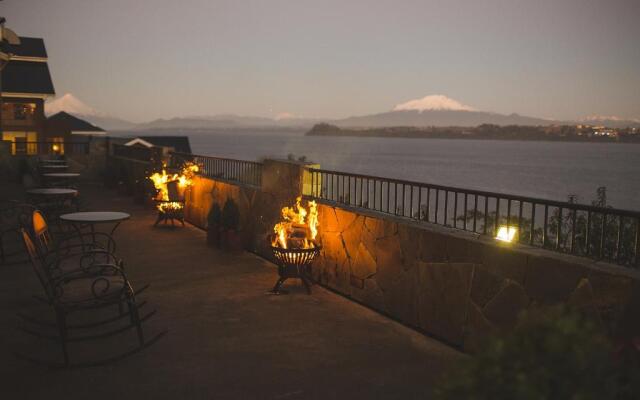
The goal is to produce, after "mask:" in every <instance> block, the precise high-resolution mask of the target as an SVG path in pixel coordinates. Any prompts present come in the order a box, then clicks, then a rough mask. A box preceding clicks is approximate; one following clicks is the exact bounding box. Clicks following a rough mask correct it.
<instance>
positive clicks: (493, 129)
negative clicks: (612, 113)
mask: <svg viewBox="0 0 640 400" xmlns="http://www.w3.org/2000/svg"><path fill="white" fill-rule="evenodd" d="M305 135H306V136H332V137H386V138H403V139H456V140H465V139H466V140H510V141H517V140H519V141H545V142H579V143H640V132H636V131H632V130H624V129H618V130H612V129H608V130H600V131H598V130H594V128H592V127H588V128H578V127H575V126H570V125H566V126H555V127H542V126H522V125H511V126H498V125H480V126H477V127H425V128H419V127H388V128H340V127H337V126H335V125H330V124H317V125H315V126H314V127H313V128H311V130H309V131H308V132H307V133H305Z"/></svg>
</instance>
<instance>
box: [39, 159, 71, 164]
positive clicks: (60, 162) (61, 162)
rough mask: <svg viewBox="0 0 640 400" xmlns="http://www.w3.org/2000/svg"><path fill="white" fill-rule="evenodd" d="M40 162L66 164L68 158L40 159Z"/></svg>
mask: <svg viewBox="0 0 640 400" xmlns="http://www.w3.org/2000/svg"><path fill="white" fill-rule="evenodd" d="M38 162H39V163H40V164H66V163H67V160H39V161H38Z"/></svg>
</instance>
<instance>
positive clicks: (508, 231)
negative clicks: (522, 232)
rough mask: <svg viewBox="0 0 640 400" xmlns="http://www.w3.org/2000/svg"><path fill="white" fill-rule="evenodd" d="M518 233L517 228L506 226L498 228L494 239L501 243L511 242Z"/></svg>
mask: <svg viewBox="0 0 640 400" xmlns="http://www.w3.org/2000/svg"><path fill="white" fill-rule="evenodd" d="M517 233H518V228H516V227H515V226H506V225H503V226H501V227H499V228H498V233H497V234H496V239H497V240H500V241H501V242H509V243H511V242H513V240H514V239H515V237H516V234H517Z"/></svg>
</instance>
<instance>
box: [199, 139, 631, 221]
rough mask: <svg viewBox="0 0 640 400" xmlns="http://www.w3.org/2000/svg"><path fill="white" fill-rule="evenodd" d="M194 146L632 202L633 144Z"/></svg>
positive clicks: (277, 142)
mask: <svg viewBox="0 0 640 400" xmlns="http://www.w3.org/2000/svg"><path fill="white" fill-rule="evenodd" d="M190 139H191V145H192V150H193V152H194V153H195V154H201V155H211V156H218V157H228V158H237V159H243V160H251V161H255V160H259V159H262V158H266V157H275V158H286V157H287V155H288V154H294V155H295V156H297V157H299V156H302V155H304V156H306V157H307V159H308V160H310V161H314V162H318V163H320V165H321V167H322V168H324V169H333V170H339V171H345V172H356V173H361V174H367V175H376V176H382V177H390V178H399V179H407V180H413V181H418V182H426V183H434V184H441V185H448V186H457V187H461V188H469V189H479V190H487V191H493V192H503V193H509V194H517V195H523V196H530V197H538V198H544V199H554V200H566V198H567V196H568V195H569V194H574V195H577V196H578V202H580V203H590V202H591V200H592V199H594V198H595V193H596V189H597V188H598V187H599V186H606V187H607V198H608V202H609V203H610V204H611V205H612V206H613V207H616V208H624V209H631V210H640V144H614V143H606V144H600V143H567V142H562V143H560V142H525V141H522V142H517V141H498V140H496V141H494V140H451V139H402V138H393V139H392V138H353V137H344V138H336V137H313V136H302V135H298V134H272V133H262V134H213V135H193V136H191V137H190Z"/></svg>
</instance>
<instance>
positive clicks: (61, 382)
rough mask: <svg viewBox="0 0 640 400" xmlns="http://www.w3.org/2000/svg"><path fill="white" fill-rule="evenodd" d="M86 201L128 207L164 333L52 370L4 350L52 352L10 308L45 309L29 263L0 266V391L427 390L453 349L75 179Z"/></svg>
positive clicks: (123, 233)
mask: <svg viewBox="0 0 640 400" xmlns="http://www.w3.org/2000/svg"><path fill="white" fill-rule="evenodd" d="M81 194H82V196H84V200H85V201H87V203H88V204H90V207H89V209H93V210H112V211H125V212H128V213H130V214H131V215H132V218H131V220H129V221H126V222H124V223H123V224H122V225H121V226H120V227H119V228H118V230H117V231H116V240H117V243H118V253H119V255H120V256H122V257H123V258H124V259H125V260H126V269H127V271H128V274H129V277H130V279H131V281H132V282H133V283H134V285H138V286H139V284H142V283H150V284H151V287H150V288H149V289H148V290H147V291H146V292H145V293H143V294H142V295H141V298H142V299H144V300H147V301H148V305H147V306H146V307H145V309H147V310H150V309H152V308H155V309H157V314H156V315H155V316H154V317H153V318H152V319H150V320H149V321H148V322H147V323H146V324H145V326H144V327H145V331H146V333H147V334H149V335H151V334H153V333H156V332H160V331H161V330H163V329H168V333H167V335H165V336H164V337H163V338H162V339H160V341H158V342H157V343H155V344H154V345H152V346H151V347H149V348H148V349H146V350H144V351H143V352H141V353H138V354H136V355H134V356H132V357H129V358H126V359H124V360H121V361H119V362H116V363H113V364H109V365H107V366H101V367H91V368H83V369H72V370H51V369H47V368H43V367H40V366H36V365H34V364H31V363H29V362H27V361H24V360H22V359H18V358H16V357H15V356H14V355H13V354H12V353H13V352H14V351H18V352H21V353H27V354H30V355H38V356H42V357H49V358H53V357H57V356H59V352H58V346H57V345H56V344H55V343H51V342H48V341H43V340H41V339H35V338H33V337H31V336H29V335H27V334H25V333H23V332H21V331H19V330H17V328H18V327H19V326H20V325H21V323H20V322H19V320H18V319H17V318H16V317H15V315H16V312H17V311H18V310H19V311H21V312H28V313H31V314H37V315H40V316H45V317H46V316H51V313H50V312H49V310H47V308H46V307H42V306H41V305H38V304H37V302H36V301H34V300H33V299H32V298H31V297H30V295H31V294H32V293H38V292H39V287H38V283H37V281H36V278H35V276H34V275H33V273H32V271H31V270H30V267H29V266H28V265H17V266H6V267H4V266H3V267H0V268H1V271H0V272H2V273H1V274H0V391H1V393H2V396H1V397H2V398H7V399H39V398H48V399H58V398H64V399H76V398H77V399H87V398H91V399H129V398H149V399H165V398H166V399H180V398H196V399H333V398H337V399H343V398H344V399H347V398H348V399H375V398H389V399H413V398H415V399H418V398H420V399H425V398H429V397H430V390H431V387H432V384H433V383H434V382H435V381H436V380H437V379H438V378H439V375H440V374H441V373H442V371H444V370H445V368H447V367H448V366H449V365H451V363H452V362H454V361H456V360H458V359H459V358H461V357H464V356H463V355H461V354H460V353H459V352H457V351H456V350H454V349H452V348H450V347H448V346H446V345H444V344H442V343H440V342H438V341H435V340H433V339H430V338H428V337H425V336H423V335H422V334H419V333H417V332H415V331H413V330H411V329H408V328H406V327H404V326H403V325H400V324H398V323H396V322H394V321H392V320H390V319H388V318H386V317H384V316H382V315H380V314H378V313H376V312H374V311H371V310H369V309H367V308H364V307H362V306H360V305H358V304H356V303H353V302H351V301H349V300H348V299H345V298H343V297H341V296H338V295H336V294H334V293H331V292H329V291H327V290H324V289H322V288H319V287H314V290H313V294H312V295H311V296H308V295H306V294H305V292H304V290H303V289H302V287H299V286H298V283H297V282H294V283H292V284H289V285H290V289H291V294H289V295H285V296H271V295H267V294H265V292H266V291H267V290H268V289H269V288H270V287H271V286H272V285H273V283H274V282H275V279H276V269H275V266H274V265H272V264H270V263H268V262H266V261H265V260H263V259H261V258H258V257H257V256H255V255H253V254H249V253H241V254H227V253H224V252H221V251H219V250H217V249H214V248H211V247H208V246H207V245H206V244H205V236H206V235H205V233H204V232H203V231H201V230H199V229H197V228H194V227H192V226H187V227H185V228H175V229H164V228H153V227H152V225H153V223H154V221H155V214H154V213H153V211H150V210H145V209H143V208H142V207H140V206H134V205H133V204H132V201H131V199H130V198H127V197H117V196H115V195H113V194H111V193H109V192H105V191H104V190H103V189H101V188H98V187H94V188H82V190H81ZM135 343H136V340H135V335H134V333H133V332H127V333H124V334H121V335H118V337H117V338H115V339H111V340H105V341H99V342H91V344H93V345H94V346H93V347H87V345H86V344H85V345H77V346H74V345H73V344H72V345H71V346H72V347H71V356H72V357H78V358H82V357H83V356H86V355H87V354H90V353H92V352H94V351H96V346H95V345H96V344H97V345H99V346H98V347H99V350H100V351H101V352H106V354H109V352H115V351H119V349H123V348H128V347H130V346H133V345H135Z"/></svg>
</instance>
